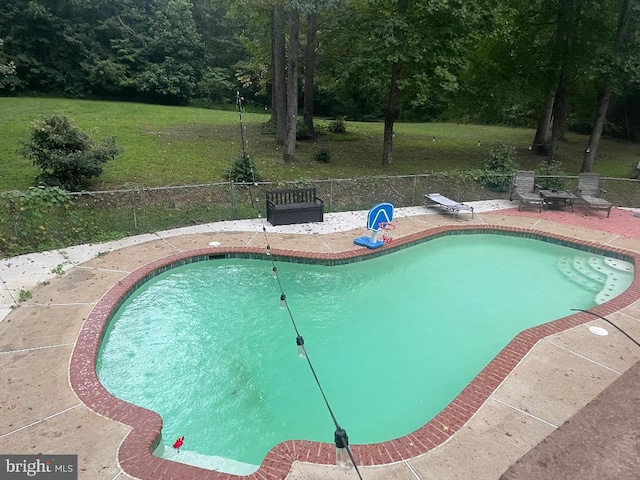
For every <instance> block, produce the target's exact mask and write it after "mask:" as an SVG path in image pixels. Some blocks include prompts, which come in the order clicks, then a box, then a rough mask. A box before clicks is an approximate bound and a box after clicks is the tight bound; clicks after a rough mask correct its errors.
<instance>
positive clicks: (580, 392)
mask: <svg viewBox="0 0 640 480" xmlns="http://www.w3.org/2000/svg"><path fill="white" fill-rule="evenodd" d="M470 204H471V205H473V206H474V209H475V212H476V214H475V215H474V218H473V219H471V218H470V216H469V215H468V214H465V213H461V214H460V215H459V216H458V218H453V217H452V216H450V215H446V214H442V213H441V212H440V211H439V210H437V209H434V208H426V207H414V208H408V209H397V211H396V220H395V222H394V223H395V224H396V225H397V230H396V236H397V237H402V236H406V235H411V234H414V233H416V232H423V231H425V230H430V229H434V228H437V227H441V226H445V225H496V226H508V227H515V228H523V229H528V230H531V231H533V232H542V233H553V234H559V235H563V236H565V237H570V238H575V239H579V240H584V241H588V242H593V243H596V244H600V245H606V246H608V247H612V248H621V249H625V250H628V251H632V252H638V253H640V218H634V217H633V215H632V214H631V212H628V211H624V210H619V209H614V210H612V214H611V218H606V217H604V216H601V215H598V214H596V215H591V216H589V217H584V216H583V215H582V212H581V209H579V208H576V211H575V212H574V213H570V212H564V211H549V212H547V211H544V212H542V213H540V214H539V213H538V212H517V210H515V209H514V208H513V206H514V205H515V202H514V203H510V202H505V201H496V202H470ZM365 218H366V212H346V213H342V214H327V215H326V218H325V222H324V223H323V224H304V225H292V226H282V227H271V226H270V225H269V224H267V229H268V231H269V243H270V245H271V246H272V247H273V248H274V249H275V248H279V249H286V250H293V251H308V252H342V251H352V250H357V249H359V248H360V247H357V246H355V245H353V239H354V238H355V237H357V236H361V235H366V234H367V232H366V230H365V229H364V228H363V227H362V226H363V225H364V224H365ZM262 222H263V221H262V220H253V221H239V222H220V223H217V224H209V225H201V226H197V227H190V228H185V229H179V230H174V231H171V232H160V233H158V234H154V235H141V236H138V237H134V238H130V239H125V240H122V241H120V242H110V243H108V244H102V245H85V246H78V247H72V248H69V249H65V250H64V251H55V252H45V253H41V254H33V255H25V256H22V257H16V258H11V259H6V260H3V261H2V262H0V280H1V282H2V285H1V287H2V290H0V319H1V320H0V387H1V388H0V453H3V454H6V453H16V454H36V453H46V454H55V453H74V454H78V460H79V468H80V475H79V478H86V479H98V478H108V479H115V478H131V477H128V476H127V475H126V474H124V473H123V472H122V470H121V468H120V465H119V463H118V460H117V456H116V454H117V449H118V447H119V445H120V443H121V442H122V440H123V438H124V437H125V435H126V434H127V433H128V431H129V428H128V427H126V426H124V425H122V424H120V423H117V422H114V421H111V420H108V419H106V418H104V417H101V416H98V415H96V414H95V413H93V412H92V411H91V410H89V409H88V408H87V407H86V406H85V405H84V404H83V403H82V402H80V401H79V400H78V398H77V397H76V395H75V394H74V392H73V391H72V390H71V388H70V386H69V360H70V357H71V352H72V349H73V346H74V343H75V341H76V338H77V337H78V333H79V331H80V329H81V327H82V324H83V322H84V320H85V319H86V318H87V316H88V315H89V313H90V311H91V309H92V308H93V306H94V305H95V304H96V302H97V301H98V300H99V299H100V298H101V297H102V296H103V295H104V294H105V293H106V292H107V291H108V290H109V288H111V287H112V286H113V285H114V284H116V283H117V282H119V281H120V280H122V279H123V278H124V277H125V276H127V275H128V274H129V273H131V272H132V271H134V270H135V269H136V268H138V267H141V266H143V265H145V264H148V263H149V262H152V261H155V260H158V259H161V258H164V257H167V256H169V255H172V254H175V253H176V252H182V251H188V250H193V249H198V248H203V247H206V246H208V245H209V244H210V243H211V242H220V245H221V246H224V247H233V246H237V247H264V246H265V239H264V236H263V233H262ZM58 273H60V274H58ZM20 291H25V292H27V291H29V292H30V293H31V294H32V296H31V298H27V299H25V300H24V301H22V302H19V301H18V300H19V297H20ZM26 296H28V295H27V294H23V297H26ZM18 304H19V307H17V306H18ZM15 307H17V308H15ZM607 317H608V318H609V319H610V320H612V321H614V322H616V323H617V324H618V325H619V326H620V327H622V328H624V329H625V331H626V332H627V333H629V334H630V335H631V336H633V337H634V338H636V339H638V338H640V302H635V303H633V304H632V305H629V306H625V307H624V308H621V309H620V310H619V311H617V312H615V313H612V314H610V315H607ZM591 325H597V326H600V327H603V328H606V329H607V330H609V332H610V335H608V336H606V337H597V336H595V335H593V334H591V333H590V332H589V330H588V329H587V328H586V327H587V326H591ZM638 359H640V349H638V348H637V347H636V346H635V345H633V344H632V343H631V342H630V341H629V340H628V339H627V338H625V337H624V336H623V335H622V334H621V333H619V332H617V331H616V330H614V329H612V328H611V327H610V326H609V325H608V324H607V323H606V322H604V321H602V320H598V319H594V321H592V322H589V323H587V324H585V325H580V326H577V327H574V328H572V329H569V330H566V331H563V332H560V333H557V334H555V335H551V336H548V337H546V338H544V339H543V340H541V341H539V342H537V343H536V344H535V346H534V347H533V349H532V350H531V351H530V352H529V353H528V354H527V355H526V356H525V357H524V358H523V359H522V361H521V362H520V363H519V364H518V366H517V367H516V368H515V369H514V370H513V372H512V373H511V374H510V375H509V376H508V378H507V379H506V380H505V381H504V382H503V383H502V384H501V385H500V386H499V387H498V388H497V389H496V390H495V391H494V392H493V394H491V395H490V397H489V399H488V400H487V401H486V402H485V403H484V404H483V406H482V407H481V408H480V409H479V410H478V412H477V413H476V414H475V416H473V417H472V418H471V420H469V421H468V422H467V423H466V424H465V425H464V426H463V427H462V428H460V429H459V430H458V431H457V433H456V434H455V435H453V436H451V438H450V439H449V440H447V441H446V442H445V443H443V444H442V445H440V446H438V447H436V448H434V449H432V450H430V451H429V452H427V453H425V454H422V455H419V456H417V457H415V458H411V459H408V460H403V461H400V462H397V463H394V464H390V465H385V466H374V467H363V468H361V472H362V475H363V478H365V479H399V480H404V479H406V480H415V479H420V480H426V479H429V480H436V479H469V480H471V479H473V480H480V479H487V480H488V479H496V480H497V479H499V478H500V476H501V475H502V474H503V473H504V472H505V471H506V470H507V469H508V468H509V466H510V465H511V464H513V463H514V462H515V461H516V460H518V459H519V458H520V457H522V456H523V455H524V454H525V453H527V452H529V451H530V450H531V449H532V447H534V446H535V445H536V444H538V443H539V442H540V441H541V440H543V439H544V438H545V437H547V435H549V434H550V433H552V432H560V431H561V429H557V427H559V426H560V425H562V424H563V423H564V422H565V421H566V420H568V419H569V418H570V417H571V416H572V415H574V414H575V413H577V412H578V411H580V410H581V409H582V408H583V407H584V406H585V405H587V403H588V402H590V401H591V400H593V399H594V398H596V396H597V395H598V394H600V393H601V392H603V391H604V390H605V389H606V387H607V386H609V385H610V384H611V383H612V382H614V381H615V380H616V379H622V378H623V375H622V374H623V373H624V372H626V371H627V370H629V369H630V367H631V366H632V365H633V364H634V363H636V361H637V360H638ZM631 373H632V372H631ZM616 383H617V382H616ZM328 427H330V426H328ZM347 428H348V425H347ZM349 433H350V435H351V436H352V439H353V435H354V433H353V432H349ZM636 438H637V437H636ZM328 440H331V439H328ZM636 445H637V443H636ZM533 451H535V449H534V450H533ZM637 452H638V451H637V449H636V452H635V453H636V458H635V459H633V460H634V461H635V462H639V460H638V458H637V455H638V453H637ZM621 453H624V452H618V454H619V455H620V454H621ZM636 467H638V468H640V466H638V465H637V464H636ZM521 471H524V470H521ZM612 473H615V474H616V476H615V478H620V479H623V478H637V477H638V475H636V476H635V477H632V476H629V477H625V476H624V475H621V473H620V472H619V471H618V472H612ZM636 473H638V470H636ZM523 475H525V474H524V473H522V474H521V475H520V476H511V477H509V478H525V477H524V476H523ZM287 478H288V479H290V480H302V479H309V480H314V479H318V480H320V479H329V478H345V479H347V478H357V476H356V475H355V473H354V472H353V471H351V472H346V473H343V472H340V471H337V470H336V469H335V467H329V466H323V465H314V464H308V463H303V462H296V463H295V464H294V466H293V468H292V469H291V471H290V472H289V474H288V476H287ZM526 478H607V477H603V476H598V477H588V476H584V475H582V476H576V477H569V476H567V477H560V476H558V475H549V476H548V477H544V476H540V475H538V476H537V477H526ZM611 478H614V477H611Z"/></svg>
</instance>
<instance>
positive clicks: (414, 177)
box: [411, 175, 418, 205]
mask: <svg viewBox="0 0 640 480" xmlns="http://www.w3.org/2000/svg"><path fill="white" fill-rule="evenodd" d="M417 189H418V176H417V175H414V176H413V195H412V197H411V205H415V204H416V190H417Z"/></svg>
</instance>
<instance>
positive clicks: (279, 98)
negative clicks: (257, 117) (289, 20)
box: [271, 3, 287, 143]
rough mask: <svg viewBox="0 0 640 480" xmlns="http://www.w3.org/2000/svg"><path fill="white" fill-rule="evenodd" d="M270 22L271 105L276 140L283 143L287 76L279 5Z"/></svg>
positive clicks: (283, 21)
mask: <svg viewBox="0 0 640 480" xmlns="http://www.w3.org/2000/svg"><path fill="white" fill-rule="evenodd" d="M272 15H273V17H272V18H273V21H272V32H271V35H272V42H271V45H272V51H271V58H272V68H273V71H272V75H271V78H272V82H271V98H272V100H271V105H272V115H273V120H274V121H275V124H276V138H277V139H278V141H279V142H281V143H284V142H285V140H286V137H287V75H286V55H285V51H286V45H285V24H286V20H285V16H286V15H285V11H284V7H283V6H282V4H280V3H276V4H275V5H274V6H273V13H272Z"/></svg>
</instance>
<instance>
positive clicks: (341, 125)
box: [327, 117, 347, 133]
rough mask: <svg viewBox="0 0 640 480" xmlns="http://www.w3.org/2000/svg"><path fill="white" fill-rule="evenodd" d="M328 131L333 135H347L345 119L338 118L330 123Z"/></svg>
mask: <svg viewBox="0 0 640 480" xmlns="http://www.w3.org/2000/svg"><path fill="white" fill-rule="evenodd" d="M327 129H328V130H329V131H330V132H331V133H346V132H347V122H345V117H338V118H336V119H335V120H332V121H330V122H329V125H328V126H327Z"/></svg>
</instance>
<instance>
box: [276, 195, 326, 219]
mask: <svg viewBox="0 0 640 480" xmlns="http://www.w3.org/2000/svg"><path fill="white" fill-rule="evenodd" d="M323 219H324V202H323V201H322V200H321V199H320V198H318V197H317V196H316V189H315V188H290V189H286V190H271V191H268V192H267V220H268V221H269V223H271V225H291V224H292V223H305V222H322V221H323Z"/></svg>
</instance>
